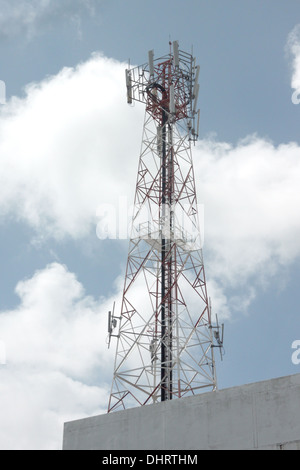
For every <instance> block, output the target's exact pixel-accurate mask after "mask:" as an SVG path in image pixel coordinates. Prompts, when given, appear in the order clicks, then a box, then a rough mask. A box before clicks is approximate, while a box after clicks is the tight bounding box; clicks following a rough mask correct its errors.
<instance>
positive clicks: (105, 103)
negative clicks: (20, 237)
mask: <svg viewBox="0 0 300 470" xmlns="http://www.w3.org/2000/svg"><path fill="white" fill-rule="evenodd" d="M124 69H125V65H124V64H120V63H119V62H116V61H114V60H110V59H107V58H105V57H101V56H100V55H94V56H93V57H92V58H91V59H90V60H89V61H87V62H86V63H83V64H80V65H79V66H78V67H76V68H75V69H70V68H65V69H63V70H62V71H61V72H60V73H59V74H58V75H57V76H54V77H50V78H48V79H46V80H44V81H43V82H41V83H39V84H31V85H29V86H28V87H27V89H26V98H24V99H19V98H13V99H12V100H11V101H10V102H9V103H8V104H7V105H6V107H5V108H3V111H2V115H1V116H0V155H1V157H0V162H1V168H2V170H1V175H0V214H1V213H2V214H8V213H11V212H13V213H14V214H15V216H17V217H18V218H19V219H21V220H25V221H26V222H28V223H29V224H30V225H32V226H34V227H35V228H36V229H37V230H39V231H40V232H42V233H43V234H44V235H50V236H54V237H56V238H59V237H61V236H65V235H70V236H72V237H73V238H77V237H81V236H83V235H86V234H87V233H88V232H89V230H90V229H91V224H94V225H93V228H94V229H95V221H96V213H97V208H98V207H99V205H101V204H103V203H112V202H115V201H116V200H117V198H118V197H119V196H120V195H121V196H124V195H125V196H127V195H128V190H129V188H130V196H131V198H132V194H131V193H132V192H133V185H134V183H135V172H136V158H137V155H138V150H139V137H138V136H139V135H140V133H138V136H137V135H136V129H137V128H140V129H141V119H142V114H141V112H143V111H141V112H139V109H140V108H138V109H136V110H135V111H136V112H133V110H132V109H131V108H130V107H128V105H127V103H126V94H125V92H124V90H125V85H124ZM16 136H17V138H16ZM131 185H132V187H131ZM131 198H130V199H131Z"/></svg>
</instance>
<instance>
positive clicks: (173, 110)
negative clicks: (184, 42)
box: [126, 41, 200, 141]
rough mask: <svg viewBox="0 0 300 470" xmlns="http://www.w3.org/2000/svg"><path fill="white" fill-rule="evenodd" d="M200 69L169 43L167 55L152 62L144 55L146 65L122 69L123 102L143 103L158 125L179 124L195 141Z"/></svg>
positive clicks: (149, 56)
mask: <svg viewBox="0 0 300 470" xmlns="http://www.w3.org/2000/svg"><path fill="white" fill-rule="evenodd" d="M199 72H200V66H199V65H196V59H195V57H193V55H192V54H188V53H186V52H184V51H181V50H180V49H179V45H178V41H174V42H173V43H170V53H169V54H167V55H165V56H163V57H159V58H157V59H156V58H155V56H154V51H153V50H151V51H149V52H148V62H147V63H145V64H143V65H139V66H137V67H134V68H128V69H126V86H127V102H128V103H129V104H132V103H133V102H134V101H138V102H141V103H145V104H146V107H147V111H148V113H149V114H150V115H151V116H152V117H153V118H154V119H155V121H157V122H158V124H162V122H161V121H162V119H164V120H168V121H169V123H175V122H178V123H179V121H182V122H180V123H179V124H180V126H181V127H182V128H183V129H184V130H185V131H186V133H187V134H188V135H189V137H190V140H193V141H196V140H197V138H198V134H199V131H198V129H199V116H200V111H199V109H198V107H197V102H198V94H199V83H198V79H199Z"/></svg>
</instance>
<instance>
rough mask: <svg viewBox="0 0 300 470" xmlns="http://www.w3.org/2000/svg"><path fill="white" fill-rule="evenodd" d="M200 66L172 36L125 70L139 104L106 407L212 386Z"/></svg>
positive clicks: (129, 94)
mask: <svg viewBox="0 0 300 470" xmlns="http://www.w3.org/2000/svg"><path fill="white" fill-rule="evenodd" d="M199 71H200V67H199V66H196V64H195V58H194V57H193V56H192V55H191V54H188V53H185V52H183V51H181V50H179V46H178V42H177V41H174V42H173V44H171V43H170V53H169V54H167V55H165V56H163V57H161V58H159V59H155V58H154V53H153V51H150V52H149V54H148V63H146V64H144V65H142V66H138V67H135V68H129V69H127V70H126V85H127V101H128V103H129V104H131V103H133V102H134V101H138V102H142V103H144V104H145V105H146V112H145V121H144V128H143V138H142V148H141V154H140V159H139V166H138V175H137V183H136V191H135V202H134V214H133V220H132V230H131V237H130V244H129V253H128V261H127V269H126V276H125V283H124V290H123V297H122V305H121V312H120V315H119V316H116V315H115V313H114V311H113V312H112V313H111V312H110V313H109V325H108V330H109V342H110V339H111V337H112V336H116V337H117V348H116V356H115V365H114V376H113V383H112V389H111V394H110V399H109V405H108V412H111V411H116V410H120V409H125V408H131V407H134V406H140V405H146V404H150V403H156V402H159V401H166V400H172V399H174V398H180V397H184V396H188V395H192V394H197V393H200V392H201V391H202V390H204V389H205V390H215V389H216V373H215V363H214V354H213V348H214V347H220V348H221V347H222V343H223V339H221V338H220V334H219V326H218V325H217V326H216V327H214V326H212V323H211V307H210V302H209V298H208V295H207V288H206V280H205V272H204V265H203V257H202V243H201V236H200V230H199V220H198V206H197V200H196V190H195V178H194V170H193V162H192V154H191V144H192V142H195V141H196V140H197V137H198V128H199V111H198V109H197V99H198V93H199V84H198V77H199ZM214 328H215V329H216V330H215V331H214V333H215V334H213V329H214ZM117 329H118V333H117V334H114V333H115V331H116V330H117ZM214 337H215V339H216V340H217V344H216V345H214Z"/></svg>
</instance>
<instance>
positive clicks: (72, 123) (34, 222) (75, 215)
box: [0, 54, 300, 315]
mask: <svg viewBox="0 0 300 470" xmlns="http://www.w3.org/2000/svg"><path fill="white" fill-rule="evenodd" d="M125 67H126V66H125V64H121V63H119V62H117V61H114V60H111V59H107V58H106V57H103V56H101V55H99V54H96V55H94V56H92V57H91V58H90V60H88V61H87V62H85V63H82V64H79V65H78V66H77V67H75V68H65V69H63V70H62V71H61V72H60V73H59V74H57V75H56V76H53V77H49V78H47V79H45V80H44V81H42V82H41V83H37V84H30V85H29V86H28V87H27V88H26V96H25V98H22V99H21V98H13V99H12V100H10V101H9V102H8V103H7V105H6V106H5V107H4V108H3V109H2V113H1V115H0V162H1V174H0V215H2V218H4V217H7V216H13V217H15V218H17V219H19V220H23V221H25V222H27V223H28V224H29V225H31V226H32V227H34V228H35V230H36V233H38V234H39V235H40V236H41V237H49V236H51V237H54V238H56V239H61V238H64V237H66V236H69V237H73V238H75V239H80V238H83V237H85V236H86V235H87V234H89V233H90V231H91V230H93V231H94V234H95V232H96V226H97V223H98V222H99V220H100V219H101V215H103V214H102V211H101V208H102V209H103V207H107V206H106V204H108V205H109V207H111V208H116V211H115V213H114V214H113V218H114V219H116V217H117V216H118V211H119V212H121V213H122V215H124V214H123V213H124V210H123V209H122V208H123V206H124V207H125V206H126V202H128V203H129V204H130V203H131V201H133V196H134V187H135V178H136V170H137V163H138V155H139V150H140V140H141V134H142V125H143V113H144V109H143V106H136V107H135V108H134V109H132V108H130V107H128V105H127V103H126V96H125V86H124V69H125ZM16 136H18V138H16ZM193 157H194V165H195V171H196V176H197V189H198V201H199V202H200V203H204V204H205V245H204V250H205V261H206V266H207V271H208V273H209V279H210V280H211V284H212V285H213V286H215V288H214V292H215V293H218V295H217V298H218V299H219V301H218V302H217V304H220V305H221V306H222V309H223V310H225V311H226V312H227V314H228V311H229V310H230V309H229V307H228V306H227V307H226V305H225V304H224V296H225V291H226V290H227V291H228V289H229V288H233V289H236V288H239V287H240V286H243V287H245V286H246V285H248V286H251V287H248V288H247V291H244V292H243V298H241V299H240V301H239V302H233V301H232V302H231V305H233V304H234V303H236V304H238V303H239V304H240V305H244V306H247V305H249V303H250V302H251V300H252V299H253V298H254V295H255V291H254V290H253V285H254V284H255V283H256V284H257V285H258V284H260V285H263V284H264V283H265V284H266V285H267V282H268V279H270V278H271V277H272V276H273V275H275V274H277V273H278V272H279V270H280V269H281V268H282V267H285V266H289V265H290V264H291V263H292V262H293V261H294V260H295V259H296V258H297V257H299V254H300V249H299V240H300V237H299V222H298V220H299V218H298V214H299V209H300V207H299V195H298V181H299V176H300V174H299V173H300V166H299V146H298V145H297V144H296V143H293V142H290V143H283V144H281V145H279V146H275V145H274V144H273V143H272V142H270V141H268V140H266V139H263V138H261V137H259V136H255V135H254V136H249V137H247V138H245V139H243V140H242V141H240V142H238V143H237V144H236V145H232V144H230V143H227V142H218V141H217V140H216V139H211V138H205V139H203V140H201V141H200V142H199V143H198V144H197V145H196V147H195V148H194V149H193ZM120 198H123V199H122V200H123V202H124V200H125V203H124V204H123V203H122V207H121V209H120V207H119V209H118V205H119V203H120ZM99 208H100V210H99ZM125 209H126V207H125ZM101 223H102V221H101V220H100V225H101ZM97 228H99V224H98V226H97ZM100 231H101V230H98V235H99V232H100ZM95 236H96V234H95ZM248 281H249V282H248ZM216 283H218V286H219V287H218V288H216ZM234 298H235V297H234ZM245 308H246V307H245ZM227 314H226V315H227Z"/></svg>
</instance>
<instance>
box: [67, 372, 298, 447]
mask: <svg viewBox="0 0 300 470" xmlns="http://www.w3.org/2000/svg"><path fill="white" fill-rule="evenodd" d="M63 449H64V450H83V449H84V450H202V449H203V450H206V449H207V450H209V449H270V450H273V449H278V450H279V449H282V450H290V449H295V450H296V449H297V450H299V449H300V374H297V375H291V376H287V377H281V378H276V379H272V380H267V381H263V382H258V383H253V384H248V385H243V386H239V387H233V388H228V389H225V390H220V391H217V392H209V393H203V394H200V395H196V396H193V397H188V398H181V399H177V400H173V401H167V402H164V403H158V404H155V405H148V406H144V407H140V408H133V409H129V410H125V411H119V412H116V413H110V414H105V415H100V416H95V417H91V418H86V419H82V420H78V421H72V422H69V423H65V428H64V442H63Z"/></svg>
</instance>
